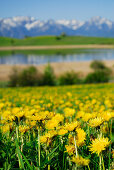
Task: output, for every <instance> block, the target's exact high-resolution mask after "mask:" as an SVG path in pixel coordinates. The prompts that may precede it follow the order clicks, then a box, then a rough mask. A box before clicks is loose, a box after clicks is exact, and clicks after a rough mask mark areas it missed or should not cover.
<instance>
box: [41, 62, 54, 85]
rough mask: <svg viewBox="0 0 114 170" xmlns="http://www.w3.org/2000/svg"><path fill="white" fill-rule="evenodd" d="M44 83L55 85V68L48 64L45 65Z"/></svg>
mask: <svg viewBox="0 0 114 170" xmlns="http://www.w3.org/2000/svg"><path fill="white" fill-rule="evenodd" d="M42 79H43V80H42V85H50V86H53V85H55V75H54V71H53V68H52V67H51V66H50V64H48V65H47V66H46V67H45V70H44V74H43V78H42Z"/></svg>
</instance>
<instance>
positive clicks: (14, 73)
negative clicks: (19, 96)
mask: <svg viewBox="0 0 114 170" xmlns="http://www.w3.org/2000/svg"><path fill="white" fill-rule="evenodd" d="M9 79H10V83H9V86H11V87H16V86H18V80H19V72H18V70H17V68H16V67H14V68H13V70H12V73H11V75H10V76H9Z"/></svg>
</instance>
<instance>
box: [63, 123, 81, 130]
mask: <svg viewBox="0 0 114 170" xmlns="http://www.w3.org/2000/svg"><path fill="white" fill-rule="evenodd" d="M78 126H79V122H78V121H75V122H72V123H66V124H65V127H64V128H65V129H66V130H68V131H73V130H74V129H76V128H77V127H78Z"/></svg>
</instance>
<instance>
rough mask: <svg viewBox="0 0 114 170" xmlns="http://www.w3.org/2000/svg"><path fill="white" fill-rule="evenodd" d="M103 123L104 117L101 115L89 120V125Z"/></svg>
mask: <svg viewBox="0 0 114 170" xmlns="http://www.w3.org/2000/svg"><path fill="white" fill-rule="evenodd" d="M102 123H103V119H102V118H101V117H96V118H94V119H90V120H89V126H91V127H98V126H100V125H101V124H102Z"/></svg>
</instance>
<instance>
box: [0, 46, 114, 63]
mask: <svg viewBox="0 0 114 170" xmlns="http://www.w3.org/2000/svg"><path fill="white" fill-rule="evenodd" d="M44 52H45V51H44ZM92 60H114V49H84V50H81V51H80V52H79V53H73V54H65V55H63V54H59V53H57V54H38V52H37V54H36V52H35V54H34V52H33V53H30V54H29V53H28V54H24V53H23V52H22V51H21V53H20V52H18V53H16V54H15V53H12V54H7V55H3V54H2V55H1V54H0V64H8V65H15V64H33V65H40V64H46V63H48V62H50V63H51V62H73V61H77V62H78V61H92Z"/></svg>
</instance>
